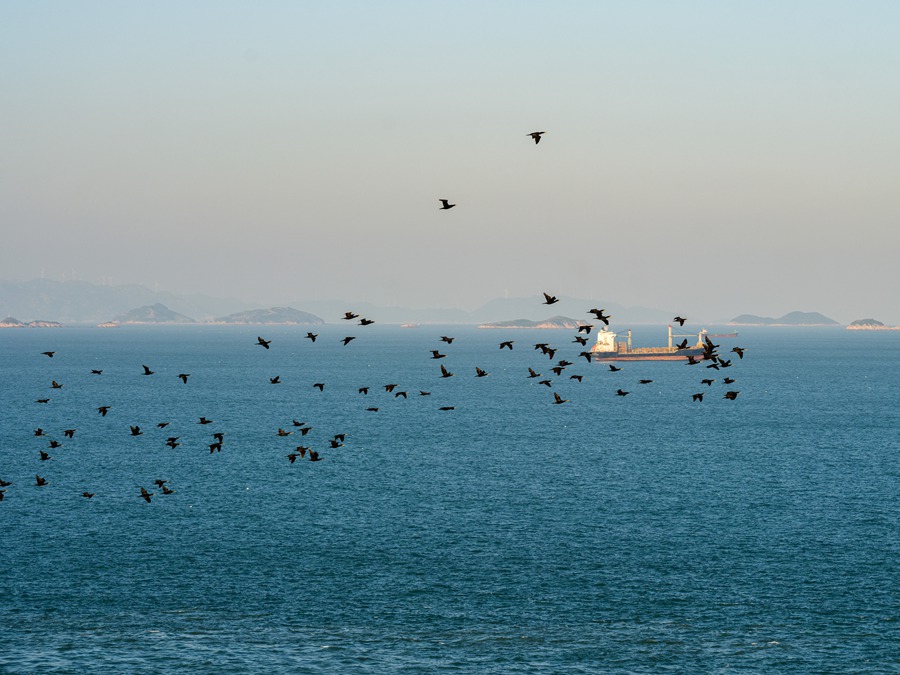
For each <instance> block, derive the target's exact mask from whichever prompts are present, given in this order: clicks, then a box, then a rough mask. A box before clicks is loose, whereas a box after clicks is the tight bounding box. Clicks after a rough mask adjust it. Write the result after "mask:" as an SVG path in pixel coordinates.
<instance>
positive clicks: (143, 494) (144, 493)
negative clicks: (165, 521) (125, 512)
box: [141, 487, 154, 504]
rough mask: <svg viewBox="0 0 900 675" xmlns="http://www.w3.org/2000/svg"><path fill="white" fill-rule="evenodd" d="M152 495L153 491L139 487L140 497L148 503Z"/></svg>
mask: <svg viewBox="0 0 900 675" xmlns="http://www.w3.org/2000/svg"><path fill="white" fill-rule="evenodd" d="M153 495H154V493H153V492H147V488H143V487H142V488H141V499H143V500H144V501H145V502H147V503H148V504H149V503H150V497H152V496H153Z"/></svg>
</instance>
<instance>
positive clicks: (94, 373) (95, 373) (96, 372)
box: [91, 368, 103, 375]
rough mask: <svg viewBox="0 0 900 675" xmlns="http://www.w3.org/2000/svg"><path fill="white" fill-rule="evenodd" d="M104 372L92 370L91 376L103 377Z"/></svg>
mask: <svg viewBox="0 0 900 675" xmlns="http://www.w3.org/2000/svg"><path fill="white" fill-rule="evenodd" d="M102 374H103V371H102V370H97V369H96V368H91V375H102Z"/></svg>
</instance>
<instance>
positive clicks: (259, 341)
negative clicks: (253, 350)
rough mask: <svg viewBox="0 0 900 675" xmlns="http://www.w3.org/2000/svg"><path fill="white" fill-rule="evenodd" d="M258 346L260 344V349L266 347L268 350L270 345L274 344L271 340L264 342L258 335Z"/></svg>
mask: <svg viewBox="0 0 900 675" xmlns="http://www.w3.org/2000/svg"><path fill="white" fill-rule="evenodd" d="M256 344H258V345H259V346H260V347H265V348H266V349H268V348H269V345H270V344H272V341H271V340H263V339H262V338H261V337H259V336H258V335H257V336H256Z"/></svg>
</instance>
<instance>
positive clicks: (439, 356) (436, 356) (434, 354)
mask: <svg viewBox="0 0 900 675" xmlns="http://www.w3.org/2000/svg"><path fill="white" fill-rule="evenodd" d="M431 354H432V356H431V358H433V359H442V358H444V357H445V356H447V355H446V354H441V353H440V352H439V351H438V350H437V349H432V350H431Z"/></svg>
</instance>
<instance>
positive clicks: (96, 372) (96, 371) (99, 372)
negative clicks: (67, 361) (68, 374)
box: [91, 368, 103, 497]
mask: <svg viewBox="0 0 900 675" xmlns="http://www.w3.org/2000/svg"><path fill="white" fill-rule="evenodd" d="M102 374H103V371H102V370H96V369H94V368H91V375H102ZM91 496H92V497H93V495H91Z"/></svg>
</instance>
